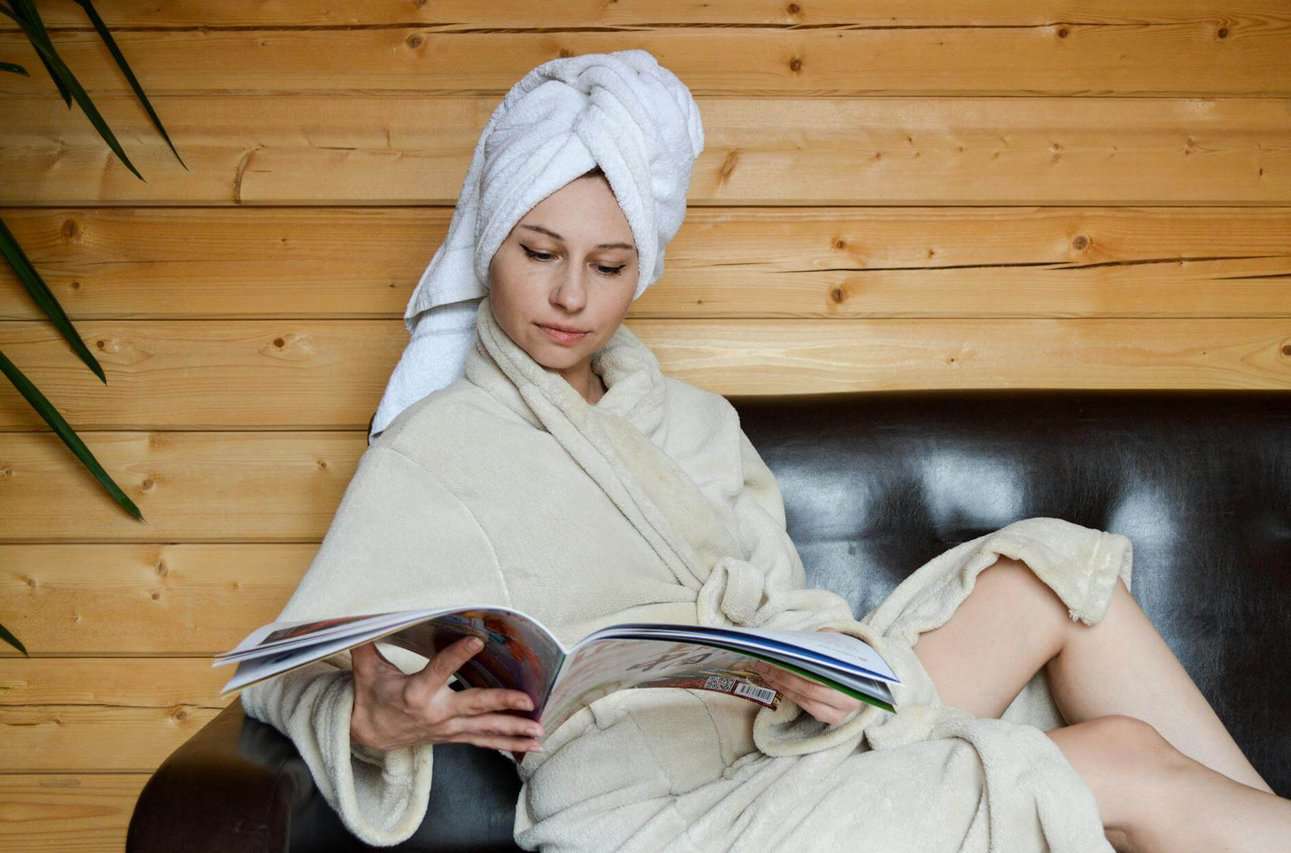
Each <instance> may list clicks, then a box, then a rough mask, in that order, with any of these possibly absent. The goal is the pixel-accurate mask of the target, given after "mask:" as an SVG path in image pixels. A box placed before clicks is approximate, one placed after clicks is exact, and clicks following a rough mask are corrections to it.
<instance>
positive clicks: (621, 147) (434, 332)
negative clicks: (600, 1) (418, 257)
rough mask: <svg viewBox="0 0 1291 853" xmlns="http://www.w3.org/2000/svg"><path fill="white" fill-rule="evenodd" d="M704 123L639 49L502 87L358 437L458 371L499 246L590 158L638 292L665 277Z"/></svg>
mask: <svg viewBox="0 0 1291 853" xmlns="http://www.w3.org/2000/svg"><path fill="white" fill-rule="evenodd" d="M703 149H704V128H703V124H702V123H701V121H700V116H699V107H698V106H697V105H696V104H695V100H694V98H693V97H692V96H691V94H690V90H689V89H687V88H686V86H685V85H684V84H683V83H682V82H681V81H680V80H679V79H677V77H676V75H674V74H673V73H672V72H671V71H669V70H667V69H666V68H664V67H663V66H661V65H660V64H659V63H658V61H657V60H656V59H655V58H654V56H653V55H651V54H650V53H649V52H648V51H645V50H620V51H615V52H613V53H589V54H583V55H581V56H573V57H569V58H565V59H553V60H550V61H548V62H544V63H543V64H541V65H539V66H538V67H536V68H534V69H533V70H532V71H530V72H529V73H528V74H526V75H525V76H524V77H523V78H522V79H521V80H520V82H518V83H516V84H515V85H514V86H512V87H511V90H510V91H509V92H507V94H506V96H505V97H504V98H503V99H502V103H501V104H499V105H498V107H497V108H496V109H495V110H494V111H493V115H492V116H491V117H490V118H489V121H488V124H486V125H485V126H484V130H483V132H482V133H481V134H480V139H479V141H478V142H477V143H476V145H475V153H474V155H473V156H472V157H471V165H470V168H469V169H468V170H467V172H466V180H465V182H464V183H463V184H462V192H461V195H460V196H459V197H458V199H457V208H456V209H455V210H454V211H453V218H452V221H451V222H450V223H449V226H448V235H447V237H446V238H445V239H444V242H443V244H442V245H440V247H439V248H438V249H437V250H436V251H435V255H434V257H433V258H431V260H430V265H429V266H427V267H426V271H425V272H424V273H422V276H421V281H420V282H418V284H417V287H416V289H415V290H414V291H413V293H412V297H411V298H410V299H409V300H408V307H407V309H406V310H405V311H404V315H403V318H404V325H405V326H407V328H408V331H409V332H411V333H412V339H411V341H409V343H408V346H407V347H406V348H405V349H404V352H403V355H402V356H401V357H400V359H399V364H398V365H397V366H396V367H395V370H394V373H393V374H392V375H391V377H390V380H389V382H388V383H387V385H386V389H385V393H384V395H383V396H382V398H381V403H380V405H379V406H378V407H377V411H376V413H375V414H374V415H373V418H372V423H371V425H370V427H369V433H368V441H369V443H371V440H372V438H373V437H375V435H376V434H377V433H379V432H381V431H382V430H384V429H385V427H386V425H387V424H389V422H390V421H391V420H393V419H394V418H395V417H396V416H397V415H398V414H399V413H400V412H402V411H403V410H404V409H405V408H407V407H408V406H410V405H411V404H412V403H415V402H416V401H417V400H420V399H421V398H422V397H424V396H426V395H427V394H429V393H431V392H432V391H435V390H436V389H439V388H442V387H444V386H445V385H448V384H449V383H451V382H453V381H454V380H456V379H457V378H459V377H460V376H461V375H462V372H463V367H464V364H465V361H466V352H467V349H468V348H469V347H470V346H471V344H472V343H473V342H474V340H475V320H476V313H477V310H478V308H479V304H480V301H481V300H482V299H484V298H485V296H486V294H487V292H488V286H489V264H490V262H491V261H492V260H493V254H494V253H495V252H496V251H497V250H498V246H500V245H501V244H502V241H503V240H505V239H506V238H507V235H508V234H510V233H511V229H512V228H513V227H515V224H516V223H517V222H519V221H520V219H521V218H522V217H523V216H524V215H525V214H526V213H528V212H529V211H530V210H532V209H533V207H534V206H535V205H537V204H538V202H540V201H542V200H543V199H544V198H546V197H547V196H549V195H551V194H552V193H554V192H555V191H557V190H559V189H560V188H561V187H563V186H565V185H566V184H568V183H569V182H570V181H572V180H574V179H576V178H578V177H579V176H580V175H582V174H583V173H584V172H587V171H588V170H589V169H592V168H593V167H595V166H598V165H599V166H600V167H601V171H603V172H604V173H605V177H606V179H607V180H608V181H609V184H610V189H611V190H613V192H614V197H615V199H616V200H617V201H618V203H619V206H620V207H621V208H622V209H623V213H624V216H625V218H626V219H627V221H628V225H629V226H630V227H631V228H632V235H633V239H634V240H635V242H636V246H637V260H638V268H639V277H638V279H637V287H636V293H635V294H634V296H633V299H634V300H635V299H637V298H639V297H640V296H641V294H642V293H644V292H645V289H646V288H647V287H649V286H650V285H651V284H653V283H654V282H655V281H656V280H657V279H658V278H659V277H660V276H661V275H662V274H663V257H664V247H665V246H666V245H667V244H668V242H669V241H670V240H672V238H673V237H674V236H675V235H676V233H677V231H678V230H679V229H680V228H681V222H682V219H684V218H685V215H686V192H687V190H688V189H689V187H690V175H691V167H692V166H693V165H694V162H695V159H696V158H697V157H698V156H699V154H700V152H701V151H703Z"/></svg>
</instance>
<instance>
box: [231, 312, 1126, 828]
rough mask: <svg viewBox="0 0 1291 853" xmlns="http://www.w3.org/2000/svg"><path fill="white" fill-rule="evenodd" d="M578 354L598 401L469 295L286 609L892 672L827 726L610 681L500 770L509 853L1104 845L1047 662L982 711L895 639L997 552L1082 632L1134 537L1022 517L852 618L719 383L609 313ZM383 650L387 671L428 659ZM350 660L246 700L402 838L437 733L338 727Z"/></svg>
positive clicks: (324, 788)
mask: <svg viewBox="0 0 1291 853" xmlns="http://www.w3.org/2000/svg"><path fill="white" fill-rule="evenodd" d="M592 366H593V369H594V370H595V371H596V372H597V373H599V374H600V376H601V377H602V380H603V381H604V383H605V385H606V386H607V389H608V390H607V392H606V394H605V395H604V396H603V397H602V398H601V399H600V400H599V401H598V402H597V403H596V404H595V405H590V404H588V403H587V402H586V401H585V400H584V399H583V398H582V397H581V396H580V395H579V394H578V393H577V392H576V391H575V390H574V389H573V388H572V387H571V386H570V385H569V384H568V383H567V382H566V381H565V380H564V379H563V378H561V377H560V376H559V375H557V374H555V373H551V372H548V371H547V370H545V369H544V368H542V366H541V365H539V364H537V362H535V361H534V360H533V359H532V358H531V357H530V356H529V355H528V354H527V353H525V351H524V350H523V349H521V348H520V347H518V346H517V345H516V344H515V343H514V342H513V341H511V339H510V338H509V337H508V336H507V335H506V334H505V332H504V331H502V329H501V328H500V327H499V326H498V325H497V324H496V321H495V320H494V318H493V315H492V313H491V311H490V303H489V301H488V300H487V299H485V300H484V301H483V302H482V303H481V307H480V311H479V315H478V318H477V338H476V343H475V346H474V347H473V348H472V350H471V351H470V352H469V353H468V356H467V361H466V372H465V376H464V377H462V378H461V379H460V380H458V381H456V382H454V383H453V384H451V385H449V386H448V387H446V388H443V389H440V390H438V391H436V392H434V393H432V394H430V395H429V396H427V397H425V398H424V399H422V400H421V401H419V402H418V403H416V404H414V405H413V406H411V407H410V408H408V409H407V410H405V411H404V412H403V413H402V414H400V415H399V416H398V417H397V418H396V419H395V420H393V421H392V422H391V424H390V426H389V427H387V429H386V430H385V431H384V432H383V433H382V434H381V435H380V437H379V438H378V439H377V440H376V442H375V443H374V444H372V445H371V446H370V447H369V448H368V449H367V450H366V451H365V452H364V454H363V456H362V458H361V459H360V461H359V465H358V469H357V471H356V473H355V475H354V478H353V479H352V480H351V482H350V484H349V487H348V488H347V489H346V492H345V494H344V496H343V498H342V500H341V503H340V506H339V507H338V508H337V511H336V515H335V517H334V519H333V521H332V524H331V526H330V527H329V529H328V531H327V534H326V536H325V537H324V540H323V543H322V545H321V546H320V548H319V551H318V553H317V555H316V556H315V558H314V561H313V563H312V564H311V565H310V567H309V571H308V572H307V574H306V576H305V577H304V578H303V579H302V580H301V583H300V585H299V587H298V588H297V589H296V591H295V593H294V594H293V595H292V597H291V600H290V601H289V602H288V603H287V605H286V607H285V609H284V610H283V612H282V614H281V616H280V618H281V619H284V620H294V619H304V618H313V617H329V616H339V615H343V614H347V613H361V612H377V611H382V610H391V609H400V608H410V607H418V606H425V607H430V606H447V605H454V604H465V603H475V602H496V603H499V604H505V605H507V606H510V607H515V608H518V609H521V610H524V611H526V612H528V613H531V614H533V615H534V616H536V617H538V618H539V619H541V620H542V621H543V622H544V623H545V624H547V625H548V626H550V627H551V628H552V629H553V630H554V631H556V633H557V634H558V636H559V637H560V639H561V640H562V641H563V642H566V643H567V644H568V643H572V642H574V641H576V640H578V639H579V638H581V637H582V636H583V635H584V634H586V633H587V632H589V631H591V630H593V629H595V628H597V627H600V626H603V625H608V624H612V623H615V622H622V621H659V622H679V623H687V624H705V625H761V626H764V627H776V628H803V629H813V628H820V627H832V628H836V629H838V630H842V631H845V632H847V633H851V634H854V635H855V636H859V637H861V638H863V639H865V640H866V641H868V642H870V643H871V644H872V645H874V646H875V647H876V648H877V649H878V651H879V652H880V653H881V654H882V655H883V656H884V657H885V658H886V659H887V661H888V662H889V663H890V664H891V665H892V667H893V668H894V669H895V671H896V673H897V674H898V676H900V677H901V679H902V683H901V684H900V685H896V686H895V687H894V690H893V695H894V699H895V707H896V708H897V713H896V714H889V713H887V712H885V711H882V710H880V709H878V708H875V707H873V706H870V705H863V706H862V707H861V708H860V709H859V710H858V711H857V712H855V713H853V715H852V716H851V717H850V718H849V719H847V720H845V721H843V722H841V723H838V724H836V725H827V724H824V723H821V722H819V721H817V720H815V719H814V718H812V717H811V716H810V715H809V714H807V713H806V712H803V711H802V710H801V709H800V708H799V707H798V706H797V705H796V704H794V703H793V702H792V701H789V700H782V702H781V704H780V706H779V707H778V708H777V709H774V710H773V709H770V708H763V707H761V706H758V705H755V704H753V703H751V702H748V701H746V700H743V699H739V698H736V697H733V696H729V695H726V694H722V693H717V692H714V691H706V690H687V689H680V688H637V689H632V690H624V691H619V692H616V693H612V694H610V695H608V696H605V697H602V698H600V699H598V700H596V701H595V702H593V703H592V704H591V705H590V706H587V707H585V708H583V709H582V710H580V711H579V712H578V713H576V714H575V715H574V716H573V717H571V718H570V719H569V720H567V721H566V722H565V723H564V724H563V725H561V726H560V727H559V728H558V729H557V730H556V731H554V732H548V733H547V737H546V740H545V744H544V746H545V749H544V751H542V752H537V753H529V754H528V755H526V756H525V758H524V760H523V761H522V763H521V764H520V765H519V773H520V778H521V779H522V780H523V786H522V788H521V792H520V797H519V801H518V803H517V807H516V818H515V837H516V841H517V842H518V843H519V844H520V845H521V846H523V847H525V848H527V849H539V848H541V849H543V850H553V851H575V850H610V849H627V850H642V851H646V850H650V851H653V850H685V851H708V850H717V849H723V850H725V849H733V850H750V851H753V850H758V851H761V850H768V849H774V848H784V849H794V850H822V851H838V850H842V849H862V848H863V849H876V850H882V849H887V850H919V851H930V853H932V852H933V851H947V853H949V851H959V853H969V851H1043V850H1053V851H1055V853H1066V851H1072V853H1075V851H1081V853H1087V851H1094V850H1097V851H1100V853H1106V851H1110V850H1111V849H1112V848H1111V846H1110V845H1109V844H1108V843H1107V842H1106V840H1105V838H1104V836H1103V831H1102V824H1101V821H1100V819H1099V815H1098V810H1097V805H1096V803H1095V801H1094V798H1093V795H1092V793H1091V792H1090V791H1089V789H1088V787H1087V786H1086V785H1085V784H1084V782H1083V781H1082V780H1081V778H1080V777H1079V776H1078V775H1077V774H1076V772H1075V770H1074V769H1073V768H1072V767H1071V765H1070V764H1069V763H1068V762H1067V760H1066V758H1065V757H1064V756H1063V755H1062V753H1061V752H1060V751H1059V750H1058V748H1057V747H1056V746H1055V745H1054V744H1053V742H1052V741H1051V740H1050V739H1049V738H1048V737H1047V736H1046V735H1045V734H1044V733H1043V732H1044V731H1045V730H1047V729H1049V728H1052V727H1054V726H1058V725H1062V724H1063V721H1062V718H1061V716H1060V715H1059V714H1058V713H1057V709H1056V707H1055V706H1054V704H1053V701H1052V697H1051V694H1050V693H1049V690H1048V687H1047V684H1046V683H1045V680H1044V674H1043V671H1042V672H1041V673H1039V674H1037V676H1036V677H1035V678H1034V679H1032V681H1031V682H1030V683H1029V684H1028V685H1027V686H1026V688H1025V689H1024V690H1023V691H1022V692H1021V693H1020V694H1019V696H1018V697H1017V698H1016V699H1015V700H1014V701H1013V703H1012V704H1011V705H1010V706H1009V708H1008V709H1007V710H1006V711H1005V713H1004V714H1003V716H1002V718H1001V719H975V718H973V717H971V716H970V715H969V714H967V713H965V712H963V711H960V710H958V709H955V708H952V707H949V706H946V705H944V704H943V703H942V702H941V701H940V699H939V697H938V695H937V692H936V689H935V687H934V685H933V684H932V681H931V679H930V678H929V676H928V674H927V672H926V670H925V669H924V668H923V666H922V665H921V663H920V662H919V659H918V658H917V657H916V656H915V655H914V653H913V651H912V648H911V647H912V645H913V644H914V642H915V640H916V639H917V638H918V635H919V634H920V633H922V632H923V631H927V630H931V629H933V628H935V627H937V626H939V625H941V624H943V623H944V622H946V621H947V620H948V619H949V618H950V617H951V616H952V615H953V613H954V611H955V609H956V608H957V607H958V605H959V603H960V602H961V601H963V599H964V598H965V597H966V596H967V595H968V594H969V592H971V590H972V587H973V584H974V579H975V577H976V575H977V574H978V573H979V572H980V571H982V570H983V569H984V568H986V567H988V566H990V565H991V564H992V563H994V562H995V560H996V559H997V558H998V557H1000V556H1008V557H1013V558H1016V559H1020V560H1022V561H1024V562H1026V563H1027V565H1029V566H1030V567H1031V569H1032V570H1033V571H1035V572H1036V574H1037V575H1038V576H1039V577H1041V578H1042V579H1043V580H1044V581H1045V582H1046V583H1047V584H1048V585H1049V586H1050V587H1052V588H1053V589H1054V591H1055V592H1056V593H1057V594H1058V596H1059V597H1060V598H1061V599H1062V600H1063V602H1064V603H1065V604H1066V606H1067V608H1068V610H1069V612H1070V614H1071V618H1072V619H1078V620H1080V621H1082V622H1084V623H1086V624H1093V623H1096V622H1097V621H1098V620H1100V619H1101V618H1102V616H1103V614H1104V613H1105V612H1106V608H1107V606H1108V603H1109V602H1110V597H1111V593H1112V590H1113V587H1114V585H1115V582H1116V579H1117V578H1118V577H1120V578H1123V579H1124V580H1125V582H1126V584H1128V583H1129V581H1130V566H1131V548H1130V542H1129V540H1128V539H1127V538H1126V537H1124V536H1122V535H1120V534H1114V533H1107V532H1104V531H1100V530H1093V529H1090V528H1085V527H1081V526H1079V525H1076V524H1072V523H1071V522H1067V521H1064V520H1061V519H1055V518H1028V519H1022V520H1019V521H1016V522H1013V523H1012V524H1009V525H1008V526H1006V527H1004V528H1001V529H1000V530H997V531H995V532H993V533H990V534H987V535H984V536H981V537H979V538H977V539H974V540H972V541H969V542H965V543H962V544H960V545H958V546H956V547H954V548H951V549H950V550H948V551H946V552H944V553H943V554H941V555H939V556H937V557H935V558H934V559H932V560H930V561H929V562H928V563H926V564H925V565H923V566H922V567H920V568H919V569H918V570H917V571H915V572H914V573H913V574H912V575H910V576H909V577H908V578H907V579H906V580H905V581H904V582H902V583H901V584H900V585H899V586H898V587H897V589H896V590H894V591H893V593H892V594H891V595H890V596H889V597H888V598H887V599H886V600H885V601H884V602H883V604H882V605H881V606H879V607H878V608H877V609H876V610H874V611H873V612H872V613H870V614H868V615H867V616H866V617H865V618H864V619H863V620H859V621H858V620H857V619H855V618H854V616H853V614H852V613H851V612H850V611H849V609H848V605H847V603H846V601H845V600H844V599H842V598H841V597H840V596H838V595H836V594H835V593H833V592H830V591H828V590H824V589H807V588H804V586H803V585H804V581H805V575H804V571H803V566H802V562H801V560H800V558H799V555H798V553H797V550H796V549H795V548H794V546H793V543H792V541H791V540H790V539H789V537H788V535H787V533H786V531H785V515H784V505H783V501H782V499H781V495H780V491H779V489H778V487H777V485H776V482H775V478H774V477H773V475H772V473H771V471H770V470H769V469H768V468H767V466H766V465H765V463H764V462H763V461H762V459H761V457H760V456H759V455H758V453H757V451H756V450H755V449H754V447H753V445H752V444H751V443H750V442H749V440H748V438H747V437H746V436H745V434H744V433H743V431H742V430H741V429H740V425H739V418H738V415H737V413H736V411H735V409H734V408H733V407H732V406H731V405H730V403H729V402H728V401H727V400H725V399H724V398H723V397H721V396H720V395H717V394H713V393H711V392H708V391H704V390H702V389H699V388H697V387H695V386H693V385H689V384H687V383H685V382H681V381H679V380H677V379H674V378H672V377H669V376H665V375H664V374H663V373H662V372H661V371H660V369H659V364H658V361H657V360H656V359H655V357H654V355H653V353H652V352H651V351H650V349H649V348H648V347H646V346H645V345H644V344H643V343H642V342H641V341H640V340H639V339H638V338H637V337H636V336H635V335H634V334H633V333H632V332H631V331H630V330H629V329H628V328H627V327H626V326H621V327H620V328H619V329H618V330H617V331H616V333H615V335H614V336H613V338H612V339H611V340H610V341H609V342H608V343H607V344H606V346H605V347H604V348H603V349H602V350H601V351H600V352H598V353H597V354H596V355H595V356H594V358H593V362H592ZM399 652H402V650H398V649H390V654H391V657H392V659H394V660H395V661H396V663H398V664H399V665H400V666H401V667H402V668H403V669H404V670H405V671H413V670H415V669H416V668H418V667H419V666H421V665H422V664H424V659H423V658H420V657H418V656H416V655H412V654H411V653H407V652H402V654H397V653H399ZM965 665H966V666H972V665H973V664H972V662H966V664H965ZM347 666H348V658H346V657H344V656H342V657H338V658H336V659H333V660H331V661H328V662H320V663H318V664H314V665H312V666H310V667H307V668H304V669H301V670H297V671H295V672H292V673H288V674H286V675H283V676H280V677H278V678H276V679H273V680H270V681H268V682H263V683H261V684H258V685H255V686H253V687H251V688H249V689H247V690H246V691H244V693H243V695H242V698H243V702H244V705H245V707H246V709H247V711H248V713H250V714H251V715H252V716H255V717H257V718H259V719H261V720H264V721H266V722H268V723H270V724H272V725H274V726H275V727H277V728H278V729H279V730H280V731H282V732H284V733H285V734H287V735H288V736H289V737H290V738H291V739H292V740H293V741H294V742H295V744H296V746H297V747H298V749H299V750H300V753H301V755H302V756H303V757H304V759H305V761H306V762H307V763H308V765H309V767H310V769H311V771H312V772H313V774H314V778H315V780H316V782H317V783H318V785H319V788H320V790H321V792H322V793H323V795H324V796H325V797H326V799H327V800H328V802H329V803H331V804H332V805H333V807H334V808H336V809H337V811H338V812H339V813H340V815H341V818H342V819H343V820H344V822H345V824H346V825H347V826H348V827H349V828H350V829H351V830H352V831H353V832H354V833H355V834H356V835H358V836H359V837H360V838H362V839H364V840H365V841H367V842H368V843H371V844H379V845H387V844H395V843H398V842H399V841H401V840H403V839H405V838H407V837H409V836H410V835H411V834H412V833H413V832H414V831H415V830H416V828H417V827H418V826H419V825H420V823H421V821H422V819H423V817H424V815H425V809H426V804H427V800H428V796H429V791H430V784H431V766H432V759H433V754H434V749H433V746H432V745H422V746H419V747H406V748H402V749H396V750H391V751H389V752H378V751H375V750H369V749H366V748H361V747H357V746H354V745H352V744H351V743H350V739H349V723H350V712H351V709H352V705H353V692H352V686H351V676H350V673H349V671H348V669H347V668H346V667H347ZM435 784H437V785H451V784H453V781H452V780H451V779H447V778H440V779H437V780H436V781H435Z"/></svg>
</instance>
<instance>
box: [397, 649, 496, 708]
mask: <svg viewBox="0 0 1291 853" xmlns="http://www.w3.org/2000/svg"><path fill="white" fill-rule="evenodd" d="M482 648H484V643H483V641H481V640H479V639H478V638H476V637H462V638H461V639H460V640H457V641H455V642H452V643H449V644H448V645H447V646H445V647H444V648H442V649H440V650H439V651H438V652H436V653H435V656H434V657H432V658H431V659H430V663H428V664H426V666H425V667H423V668H422V670H421V671H420V672H417V673H414V674H412V675H410V676H408V680H407V682H406V683H405V688H404V690H405V696H406V697H407V698H408V700H409V701H410V702H411V703H413V704H414V705H418V704H422V703H423V702H426V701H429V700H430V698H432V697H434V696H435V694H436V693H438V692H439V691H440V688H442V687H444V686H445V685H446V684H448V679H449V678H451V677H452V676H453V673H455V672H457V671H458V670H459V669H461V668H462V664H464V663H466V662H467V661H468V660H470V659H471V658H472V657H474V656H475V654H476V653H477V652H479V650H480V649H482Z"/></svg>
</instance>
